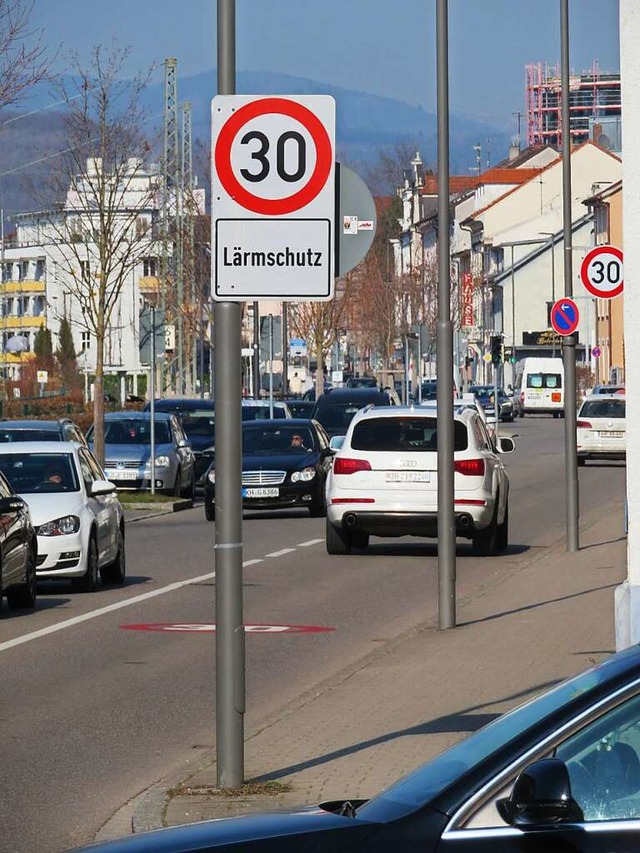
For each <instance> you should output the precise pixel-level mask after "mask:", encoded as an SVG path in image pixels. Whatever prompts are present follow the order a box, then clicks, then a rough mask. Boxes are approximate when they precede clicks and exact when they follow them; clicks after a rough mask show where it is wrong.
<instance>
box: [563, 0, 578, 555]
mask: <svg viewBox="0 0 640 853" xmlns="http://www.w3.org/2000/svg"><path fill="white" fill-rule="evenodd" d="M560 33H561V42H562V49H561V66H562V68H561V72H562V81H561V83H562V110H561V112H562V222H563V227H564V293H565V296H568V297H571V296H573V270H572V253H573V247H572V243H571V240H572V234H571V218H572V217H571V127H570V124H569V0H560ZM562 357H563V360H564V445H565V474H566V490H567V494H566V512H567V551H578V550H579V548H580V545H579V502H578V500H579V499H578V454H577V448H576V336H575V335H567V336H566V337H564V338H563V339H562Z"/></svg>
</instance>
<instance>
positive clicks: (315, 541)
mask: <svg viewBox="0 0 640 853" xmlns="http://www.w3.org/2000/svg"><path fill="white" fill-rule="evenodd" d="M321 542H324V539H309V541H308V542H299V543H298V545H297V546H296V547H297V548H308V547H309V545H319V544H320V543H321Z"/></svg>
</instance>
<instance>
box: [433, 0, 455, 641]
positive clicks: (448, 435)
mask: <svg viewBox="0 0 640 853" xmlns="http://www.w3.org/2000/svg"><path fill="white" fill-rule="evenodd" d="M436 31H437V44H436V51H437V83H438V85H437V89H438V92H437V109H438V325H437V352H436V362H437V374H438V391H437V395H438V415H437V417H438V426H437V429H438V624H439V627H440V628H454V627H455V624H456V525H455V515H454V504H453V502H454V480H453V477H454V468H453V449H454V444H453V400H452V393H451V384H450V383H452V381H453V324H452V322H451V281H450V276H451V265H450V260H449V252H450V243H449V59H448V52H449V25H448V0H438V3H437V7H436Z"/></svg>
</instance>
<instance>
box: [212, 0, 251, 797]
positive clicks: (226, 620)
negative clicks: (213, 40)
mask: <svg viewBox="0 0 640 853" xmlns="http://www.w3.org/2000/svg"><path fill="white" fill-rule="evenodd" d="M217 23H218V35H217V44H218V57H217V58H218V94H221V95H232V94H234V93H235V87H236V80H235V75H236V51H235V40H236V27H235V23H236V9H235V0H218V19H217ZM214 205H215V201H214ZM240 307H241V306H240V303H239V302H217V303H216V305H215V308H214V338H215V367H214V369H215V417H216V525H215V533H216V542H215V571H216V772H217V781H218V787H220V788H237V787H239V786H240V785H242V783H243V782H244V711H245V638H244V624H243V604H242V494H241V491H240V488H239V484H240V483H241V481H242V358H241V357H240V353H241V350H242V336H241V313H240Z"/></svg>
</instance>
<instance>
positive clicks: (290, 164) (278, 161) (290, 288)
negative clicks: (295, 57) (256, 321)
mask: <svg viewBox="0 0 640 853" xmlns="http://www.w3.org/2000/svg"><path fill="white" fill-rule="evenodd" d="M211 150H212V170H211V171H212V187H211V188H212V193H211V213H212V216H211V220H212V246H213V263H212V277H213V286H212V293H213V296H214V298H215V299H217V300H218V301H245V300H260V299H278V300H285V301H286V300H325V299H330V298H331V297H332V296H333V282H334V252H335V247H334V220H335V181H334V169H335V101H334V99H333V98H332V97H330V96H329V95H309V96H302V97H298V96H264V97H263V96H255V95H217V96H216V97H215V98H213V100H212V146H211Z"/></svg>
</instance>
